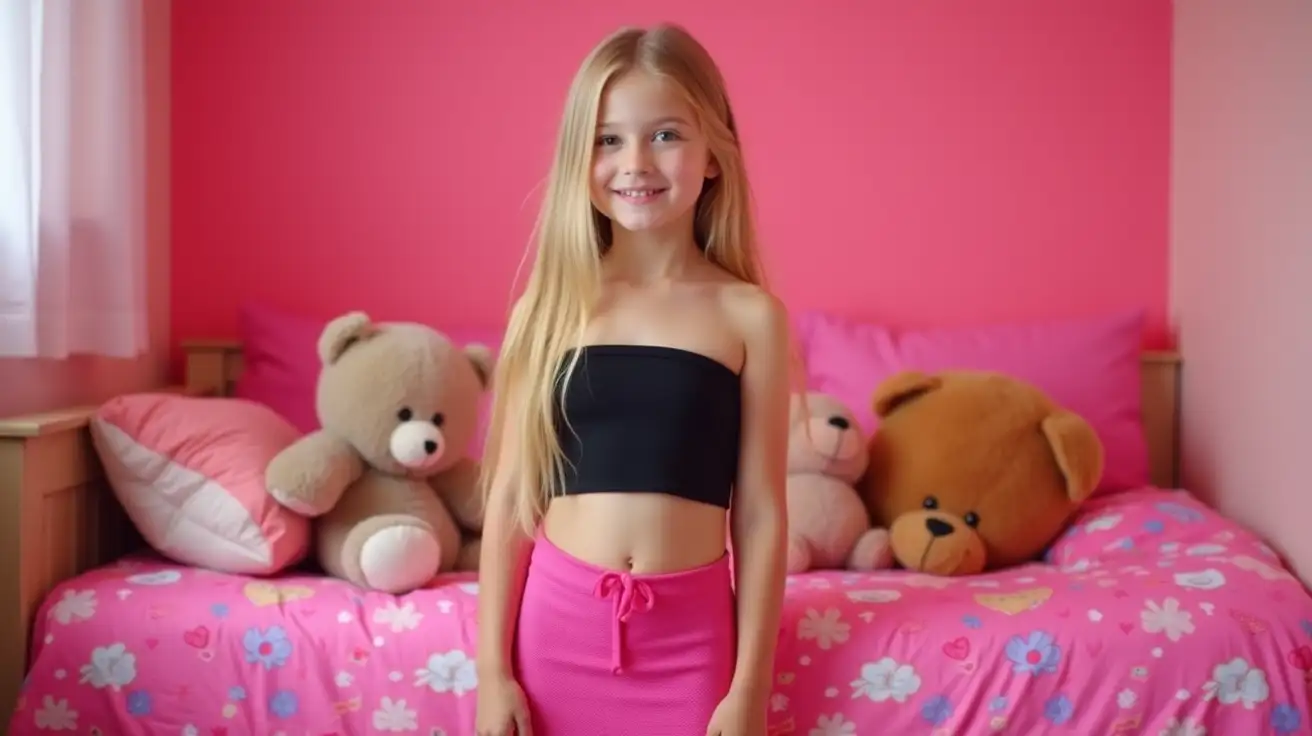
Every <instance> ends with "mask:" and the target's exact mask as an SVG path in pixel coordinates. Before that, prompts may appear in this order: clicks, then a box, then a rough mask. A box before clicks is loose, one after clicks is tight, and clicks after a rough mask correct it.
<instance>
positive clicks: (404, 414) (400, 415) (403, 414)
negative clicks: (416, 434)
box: [396, 407, 415, 422]
mask: <svg viewBox="0 0 1312 736" xmlns="http://www.w3.org/2000/svg"><path fill="white" fill-rule="evenodd" d="M414 415H415V413H414V412H412V411H410V409H409V408H408V407H403V408H402V409H401V411H398V412H397V413H396V418H397V419H400V420H401V421H403V422H408V421H410V420H411V419H412V418H414Z"/></svg>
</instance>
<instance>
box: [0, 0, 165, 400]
mask: <svg viewBox="0 0 1312 736" xmlns="http://www.w3.org/2000/svg"><path fill="white" fill-rule="evenodd" d="M144 7H145V13H146V16H145V39H146V95H147V99H148V101H149V104H150V110H149V113H148V115H147V118H146V126H147V131H146V132H147V136H148V139H149V140H148V144H147V145H148V148H147V152H146V153H147V156H148V157H149V163H148V172H147V176H146V186H147V187H148V190H149V191H148V198H147V202H148V204H147V207H148V208H149V209H148V217H149V221H148V222H147V239H148V242H147V248H148V258H147V280H148V283H149V289H150V295H149V301H148V304H149V309H150V333H151V348H150V352H149V353H148V354H147V355H146V356H144V357H142V358H140V359H138V360H111V359H105V358H90V357H77V358H74V359H72V360H10V359H0V416H11V415H14V414H22V413H27V412H35V411H46V410H48V409H54V408H60V407H64V406H70V405H77V404H84V403H94V402H98V401H101V400H103V399H105V398H108V397H110V396H114V395H115V394H119V393H123V392H124V391H132V390H136V389H139V388H145V387H150V386H156V385H159V382H160V381H162V380H163V377H164V376H165V372H166V370H167V368H168V347H169V190H170V185H169V128H170V125H169V107H170V105H169V93H170V84H169V63H170V41H169V37H170V9H171V7H172V5H171V3H170V2H165V1H162V0H151V1H150V2H147V3H145V4H144Z"/></svg>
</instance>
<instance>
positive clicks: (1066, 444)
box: [1042, 409, 1105, 502]
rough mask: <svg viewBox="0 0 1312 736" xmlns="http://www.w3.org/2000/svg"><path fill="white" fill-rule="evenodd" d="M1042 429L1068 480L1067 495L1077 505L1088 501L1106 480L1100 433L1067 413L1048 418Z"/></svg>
mask: <svg viewBox="0 0 1312 736" xmlns="http://www.w3.org/2000/svg"><path fill="white" fill-rule="evenodd" d="M1042 426H1043V434H1044V436H1045V437H1047V438H1048V444H1049V445H1051V446H1052V454H1053V457H1054V458H1055V459H1056V460H1057V467H1059V468H1061V474H1062V475H1063V476H1064V477H1065V478H1066V495H1067V496H1069V497H1070V499H1071V500H1072V501H1075V502H1080V501H1083V500H1085V499H1086V498H1088V497H1089V495H1090V494H1092V493H1093V489H1095V488H1097V487H1098V483H1099V482H1100V481H1101V480H1102V471H1103V463H1104V462H1105V459H1104V449H1103V446H1102V441H1101V440H1099V439H1098V433H1097V432H1095V431H1094V430H1093V427H1092V426H1091V425H1090V424H1089V423H1088V422H1086V421H1085V420H1084V418H1083V417H1081V416H1080V415H1078V414H1076V413H1074V412H1071V411H1066V410H1064V409H1060V410H1058V411H1056V412H1053V413H1052V414H1050V415H1048V417H1047V418H1045V419H1044V420H1043V425H1042Z"/></svg>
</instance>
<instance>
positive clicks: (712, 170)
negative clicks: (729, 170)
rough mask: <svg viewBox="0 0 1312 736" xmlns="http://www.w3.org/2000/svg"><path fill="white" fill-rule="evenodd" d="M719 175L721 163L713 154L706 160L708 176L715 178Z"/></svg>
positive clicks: (708, 177)
mask: <svg viewBox="0 0 1312 736" xmlns="http://www.w3.org/2000/svg"><path fill="white" fill-rule="evenodd" d="M719 175H720V164H719V162H718V161H716V160H715V157H714V156H711V157H710V159H709V160H708V161H707V162H706V178H707V179H714V178H715V177H717V176H719Z"/></svg>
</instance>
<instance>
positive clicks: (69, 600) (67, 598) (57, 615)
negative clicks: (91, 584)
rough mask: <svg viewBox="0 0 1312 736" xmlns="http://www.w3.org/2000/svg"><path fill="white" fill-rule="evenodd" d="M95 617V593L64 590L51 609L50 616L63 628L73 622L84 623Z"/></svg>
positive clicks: (91, 591) (92, 591)
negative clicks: (62, 595)
mask: <svg viewBox="0 0 1312 736" xmlns="http://www.w3.org/2000/svg"><path fill="white" fill-rule="evenodd" d="M94 615H96V591H94V590H66V591H64V597H63V598H60V599H59V602H58V603H56V604H55V607H54V608H52V609H51V611H50V616H51V618H53V619H55V620H56V621H58V622H59V623H61V624H64V625H65V626H67V625H69V624H71V623H73V622H74V621H86V620H87V619H89V618H91V617H92V616H94Z"/></svg>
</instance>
